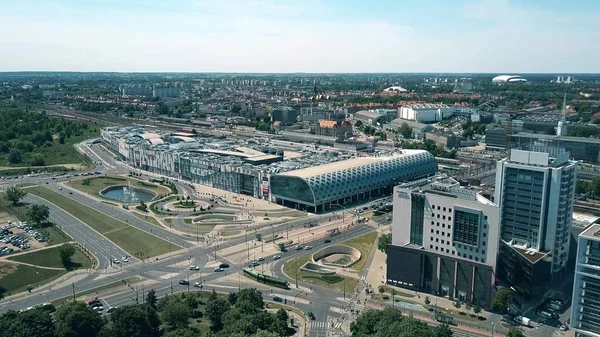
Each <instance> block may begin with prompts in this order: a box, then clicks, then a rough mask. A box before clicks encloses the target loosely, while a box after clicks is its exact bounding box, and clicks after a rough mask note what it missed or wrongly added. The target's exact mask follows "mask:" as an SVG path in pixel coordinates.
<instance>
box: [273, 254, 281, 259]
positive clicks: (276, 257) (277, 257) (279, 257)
mask: <svg viewBox="0 0 600 337" xmlns="http://www.w3.org/2000/svg"><path fill="white" fill-rule="evenodd" d="M279 259H281V256H279V255H275V256H273V260H279Z"/></svg>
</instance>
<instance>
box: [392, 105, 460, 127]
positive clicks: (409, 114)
mask: <svg viewBox="0 0 600 337" xmlns="http://www.w3.org/2000/svg"><path fill="white" fill-rule="evenodd" d="M452 116H454V110H453V109H451V108H450V107H449V106H447V105H445V104H414V105H406V106H402V107H400V108H399V109H398V117H399V118H402V119H407V120H410V121H415V122H419V123H435V122H439V121H442V120H444V119H446V118H450V117H452Z"/></svg>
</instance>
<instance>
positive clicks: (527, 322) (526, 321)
mask: <svg viewBox="0 0 600 337" xmlns="http://www.w3.org/2000/svg"><path fill="white" fill-rule="evenodd" d="M515 322H517V323H518V324H521V325H523V326H528V327H531V320H530V319H529V318H527V317H523V316H517V317H515Z"/></svg>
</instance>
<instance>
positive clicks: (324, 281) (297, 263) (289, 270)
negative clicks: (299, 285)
mask: <svg viewBox="0 0 600 337" xmlns="http://www.w3.org/2000/svg"><path fill="white" fill-rule="evenodd" d="M311 256H312V253H310V254H306V255H302V256H300V257H297V258H295V259H292V260H290V261H288V262H287V263H286V264H285V266H284V267H283V271H284V272H285V274H286V275H287V276H288V277H290V278H292V279H295V278H296V275H297V276H298V281H301V282H306V283H311V284H315V285H320V286H323V287H326V288H331V289H336V290H338V291H344V287H345V288H346V292H347V293H351V292H352V289H354V287H356V284H357V283H358V279H355V278H353V277H347V276H341V275H337V274H335V275H319V274H316V273H309V272H305V271H302V270H300V268H301V267H302V266H303V265H304V264H305V263H306V262H308V261H310V259H311ZM295 286H296V285H295V283H294V281H292V282H290V287H291V288H292V289H293V288H294V287H295Z"/></svg>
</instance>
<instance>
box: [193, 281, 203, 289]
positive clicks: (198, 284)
mask: <svg viewBox="0 0 600 337" xmlns="http://www.w3.org/2000/svg"><path fill="white" fill-rule="evenodd" d="M194 287H195V288H202V287H203V285H202V283H200V282H195V283H194Z"/></svg>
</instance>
